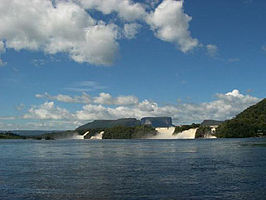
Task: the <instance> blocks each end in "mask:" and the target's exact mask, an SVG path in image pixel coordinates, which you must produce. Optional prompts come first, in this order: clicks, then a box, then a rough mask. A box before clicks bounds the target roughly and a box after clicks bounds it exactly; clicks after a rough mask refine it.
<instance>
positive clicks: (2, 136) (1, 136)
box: [0, 132, 26, 139]
mask: <svg viewBox="0 0 266 200" xmlns="http://www.w3.org/2000/svg"><path fill="white" fill-rule="evenodd" d="M0 139H26V137H25V136H20V135H16V134H14V133H11V132H6V133H0Z"/></svg>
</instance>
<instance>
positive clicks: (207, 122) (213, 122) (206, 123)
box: [201, 119, 224, 126]
mask: <svg viewBox="0 0 266 200" xmlns="http://www.w3.org/2000/svg"><path fill="white" fill-rule="evenodd" d="M223 122H224V121H217V120H209V119H208V120H204V121H203V122H202V123H201V126H219V125H220V124H222V123H223Z"/></svg>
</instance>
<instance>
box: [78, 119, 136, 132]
mask: <svg viewBox="0 0 266 200" xmlns="http://www.w3.org/2000/svg"><path fill="white" fill-rule="evenodd" d="M139 125H140V121H139V120H137V119H135V118H123V119H117V120H94V121H93V122H90V123H87V124H85V125H82V126H80V127H78V128H77V129H76V131H78V132H82V131H85V130H89V129H104V128H112V127H116V126H124V127H134V126H139Z"/></svg>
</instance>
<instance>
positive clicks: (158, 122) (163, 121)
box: [140, 117, 173, 127]
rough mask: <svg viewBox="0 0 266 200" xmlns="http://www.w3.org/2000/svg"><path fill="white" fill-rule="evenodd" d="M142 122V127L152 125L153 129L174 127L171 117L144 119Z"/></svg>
mask: <svg viewBox="0 0 266 200" xmlns="http://www.w3.org/2000/svg"><path fill="white" fill-rule="evenodd" d="M140 122H141V125H150V126H152V127H170V126H173V124H172V118H171V117H144V118H142V119H141V121H140Z"/></svg>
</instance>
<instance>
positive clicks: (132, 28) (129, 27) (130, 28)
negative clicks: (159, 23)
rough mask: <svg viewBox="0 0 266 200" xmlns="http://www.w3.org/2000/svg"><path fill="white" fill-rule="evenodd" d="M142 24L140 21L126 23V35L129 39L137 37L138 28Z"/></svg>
mask: <svg viewBox="0 0 266 200" xmlns="http://www.w3.org/2000/svg"><path fill="white" fill-rule="evenodd" d="M140 27H141V25H140V24H138V23H131V24H125V25H124V35H125V37H126V38H128V39H132V38H135V36H136V34H137V33H138V30H139V29H140Z"/></svg>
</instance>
